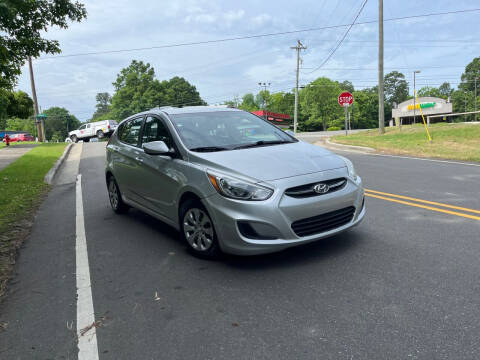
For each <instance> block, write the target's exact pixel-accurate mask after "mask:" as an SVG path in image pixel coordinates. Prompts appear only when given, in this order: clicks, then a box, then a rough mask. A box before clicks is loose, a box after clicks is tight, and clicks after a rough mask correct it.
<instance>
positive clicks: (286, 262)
mask: <svg viewBox="0 0 480 360" xmlns="http://www.w3.org/2000/svg"><path fill="white" fill-rule="evenodd" d="M359 230H360V229H357V228H356V229H353V230H350V231H346V232H344V233H341V234H339V235H335V236H332V237H330V238H326V239H321V240H318V241H315V242H312V243H309V244H305V245H299V246H295V247H292V248H288V249H285V250H282V251H280V252H275V253H271V254H265V255H256V256H234V255H225V257H224V260H223V261H224V263H225V264H226V265H228V266H230V267H233V268H237V269H243V270H254V271H257V270H263V269H266V268H284V267H291V266H297V265H305V264H306V263H311V262H319V261H324V260H327V259H330V258H332V257H336V256H343V255H345V254H346V253H347V252H349V251H352V250H353V249H354V248H356V247H358V246H359V245H360V244H361V243H362V239H364V236H363V234H362V232H361V231H359Z"/></svg>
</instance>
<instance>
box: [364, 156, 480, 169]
mask: <svg viewBox="0 0 480 360" xmlns="http://www.w3.org/2000/svg"><path fill="white" fill-rule="evenodd" d="M364 155H369V156H383V157H392V158H399V159H409V160H422V161H432V162H438V163H445V164H455V165H465V166H476V167H480V164H472V163H464V162H460V161H451V160H437V159H427V158H418V157H411V156H398V155H387V154H364Z"/></svg>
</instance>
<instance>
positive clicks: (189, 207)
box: [179, 199, 222, 259]
mask: <svg viewBox="0 0 480 360" xmlns="http://www.w3.org/2000/svg"><path fill="white" fill-rule="evenodd" d="M179 215H180V219H179V220H180V236H181V237H182V239H183V240H184V241H185V243H186V244H187V247H188V250H189V251H190V252H191V253H192V254H193V255H195V256H197V257H200V258H204V259H217V258H219V257H220V255H221V253H222V252H221V250H220V246H219V244H218V240H217V234H216V232H215V227H214V226H213V221H212V219H211V217H210V215H209V214H208V211H207V209H205V207H204V206H203V204H202V203H201V202H200V201H199V200H194V199H189V200H186V201H185V202H183V203H182V205H181V206H180V211H179Z"/></svg>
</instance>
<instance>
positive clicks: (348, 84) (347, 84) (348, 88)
mask: <svg viewBox="0 0 480 360" xmlns="http://www.w3.org/2000/svg"><path fill="white" fill-rule="evenodd" d="M340 87H341V89H342V91H348V92H349V93H352V94H353V92H354V91H355V88H354V87H353V84H352V83H351V82H350V81H348V80H345V81H343V82H341V83H340Z"/></svg>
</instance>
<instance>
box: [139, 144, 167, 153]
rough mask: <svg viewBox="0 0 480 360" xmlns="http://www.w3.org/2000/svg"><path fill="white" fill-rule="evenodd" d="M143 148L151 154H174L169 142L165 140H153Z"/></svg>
mask: <svg viewBox="0 0 480 360" xmlns="http://www.w3.org/2000/svg"><path fill="white" fill-rule="evenodd" d="M142 147H143V150H144V151H145V153H146V154H149V155H172V152H171V151H170V149H169V148H168V146H167V144H165V143H164V142H163V141H151V142H148V143H145V144H143V145H142Z"/></svg>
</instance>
